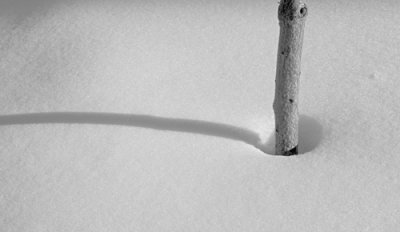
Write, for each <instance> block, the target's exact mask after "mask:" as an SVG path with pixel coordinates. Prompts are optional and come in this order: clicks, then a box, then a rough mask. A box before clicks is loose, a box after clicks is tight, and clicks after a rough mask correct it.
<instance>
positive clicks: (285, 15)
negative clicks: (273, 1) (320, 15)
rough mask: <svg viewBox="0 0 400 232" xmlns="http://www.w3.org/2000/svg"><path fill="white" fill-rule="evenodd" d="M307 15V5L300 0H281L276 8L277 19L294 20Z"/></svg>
mask: <svg viewBox="0 0 400 232" xmlns="http://www.w3.org/2000/svg"><path fill="white" fill-rule="evenodd" d="M305 16H307V6H306V4H304V3H303V2H302V1H301V0H281V2H280V5H279V10H278V17H279V20H281V21H285V22H288V23H290V22H294V21H296V20H295V19H300V18H304V17H305Z"/></svg>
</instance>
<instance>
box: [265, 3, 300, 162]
mask: <svg viewBox="0 0 400 232" xmlns="http://www.w3.org/2000/svg"><path fill="white" fill-rule="evenodd" d="M306 16H307V6H306V5H305V4H304V3H302V2H301V1H300V0H281V2H280V5H279V10H278V18H279V25H280V35H279V48H278V61H277V69H276V80H275V85H276V86H275V100H274V105H273V108H274V112H275V129H276V134H275V136H276V145H275V154H276V155H283V156H290V155H297V154H298V126H299V125H298V124H299V112H298V100H299V79H300V74H301V52H302V45H303V34H304V25H305V19H306Z"/></svg>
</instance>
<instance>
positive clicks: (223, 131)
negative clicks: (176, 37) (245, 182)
mask: <svg viewBox="0 0 400 232" xmlns="http://www.w3.org/2000/svg"><path fill="white" fill-rule="evenodd" d="M24 124H97V125H118V126H131V127H140V128H148V129H154V130H161V131H177V132H186V133H193V134H202V135H208V136H215V137H222V138H226V139H231V140H237V141H242V142H245V143H247V144H250V145H252V146H255V147H258V146H259V144H260V138H259V136H258V134H256V133H254V132H252V131H250V130H247V129H244V128H240V127H236V126H231V125H227V124H222V123H214V122H207V121H200V120H190V119H174V118H164V117H156V116H150V115H138V114H116V113H85V112H56V113H31V114H13V115H2V116H0V126H8V125H24Z"/></svg>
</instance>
